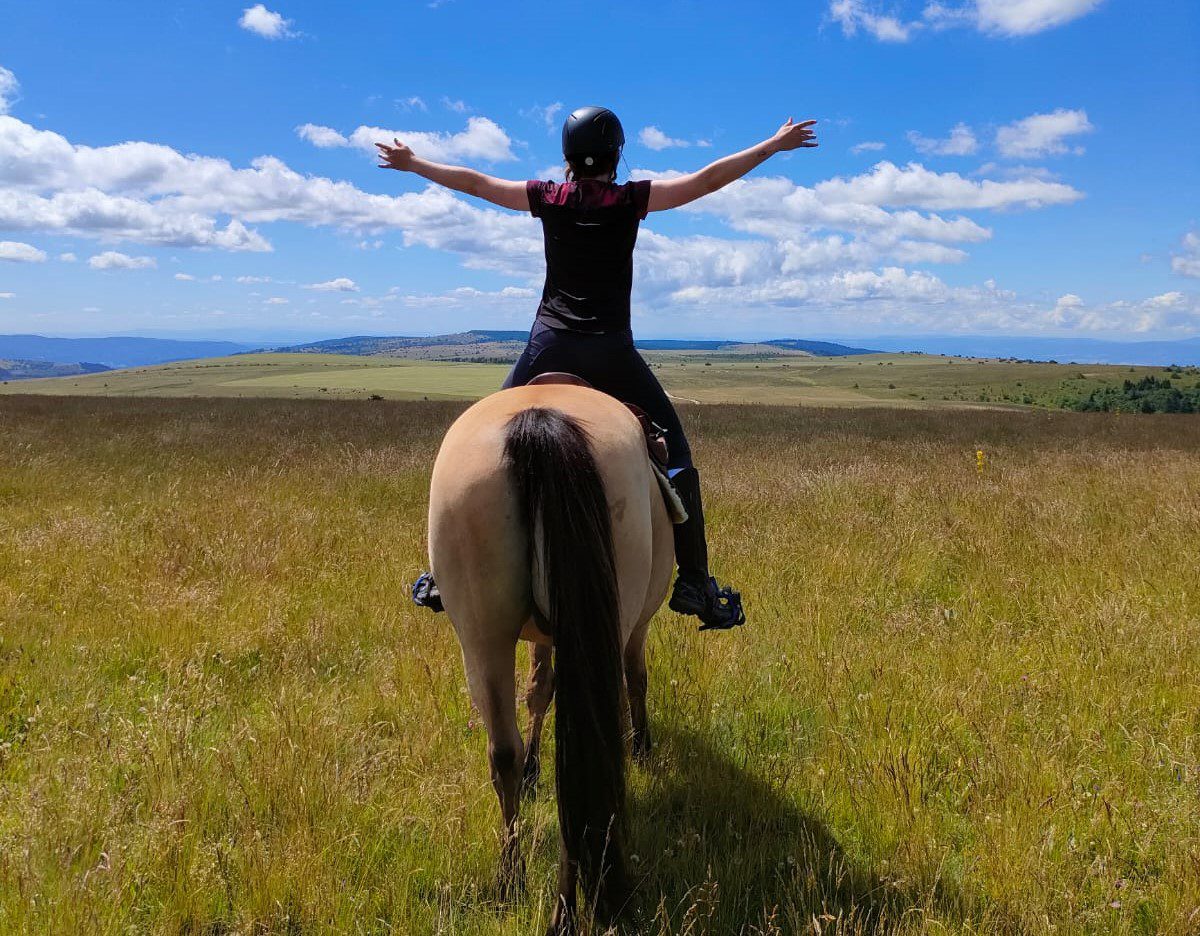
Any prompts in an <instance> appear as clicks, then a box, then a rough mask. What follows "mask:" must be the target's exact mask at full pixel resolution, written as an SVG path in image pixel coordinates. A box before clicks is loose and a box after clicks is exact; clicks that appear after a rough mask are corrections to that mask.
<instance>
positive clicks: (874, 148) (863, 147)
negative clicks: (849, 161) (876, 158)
mask: <svg viewBox="0 0 1200 936" xmlns="http://www.w3.org/2000/svg"><path fill="white" fill-rule="evenodd" d="M886 147H887V144H886V143H880V142H879V141H878V140H864V141H863V142H862V143H855V144H854V145H853V146H852V147H850V152H852V153H853V154H854V155H856V156H857V155H858V154H859V153H875V152H878V151H879V150H881V149H885V148H886Z"/></svg>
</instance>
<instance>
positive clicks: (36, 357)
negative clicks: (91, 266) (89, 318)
mask: <svg viewBox="0 0 1200 936" xmlns="http://www.w3.org/2000/svg"><path fill="white" fill-rule="evenodd" d="M252 347H253V346H252V345H246V344H238V343H237V342H233V341H182V340H179V339H174V338H136V337H121V338H45V337H43V336H41V335H0V358H3V359H6V360H8V359H15V360H22V361H45V362H53V363H58V364H77V363H79V362H81V361H93V362H95V363H97V364H103V365H104V366H105V367H140V366H142V365H146V364H166V363H167V362H168V361H187V360H190V359H192V358H206V357H221V356H223V355H226V354H237V353H238V352H240V351H249V350H251V349H252Z"/></svg>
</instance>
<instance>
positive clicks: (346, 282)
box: [304, 276, 358, 292]
mask: <svg viewBox="0 0 1200 936" xmlns="http://www.w3.org/2000/svg"><path fill="white" fill-rule="evenodd" d="M304 288H305V289H315V290H316V291H317V292H358V286H357V285H356V284H355V282H354V280H352V279H349V278H347V277H345V276H339V277H338V278H337V279H331V280H329V281H328V282H326V283H309V284H308V285H307V286H305V287H304Z"/></svg>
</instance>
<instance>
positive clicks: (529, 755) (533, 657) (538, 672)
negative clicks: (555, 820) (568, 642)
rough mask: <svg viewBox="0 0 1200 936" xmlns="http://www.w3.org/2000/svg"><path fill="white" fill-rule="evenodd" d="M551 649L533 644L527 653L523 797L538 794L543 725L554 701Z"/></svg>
mask: <svg viewBox="0 0 1200 936" xmlns="http://www.w3.org/2000/svg"><path fill="white" fill-rule="evenodd" d="M553 656H554V654H553V649H552V648H551V647H548V646H546V645H544V644H539V643H535V644H533V645H532V647H531V649H530V651H529V688H528V689H526V690H525V704H526V705H527V706H528V707H529V743H528V744H526V745H525V770H524V772H523V774H522V778H521V791H522V792H523V793H524V794H525V795H526V796H534V795H535V794H536V793H537V785H538V779H539V778H540V777H541V774H542V758H541V753H542V724H543V723H544V722H545V720H546V711H547V710H548V709H549V708H550V700H551V699H553V698H554V664H553Z"/></svg>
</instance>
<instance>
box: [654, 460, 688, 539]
mask: <svg viewBox="0 0 1200 936" xmlns="http://www.w3.org/2000/svg"><path fill="white" fill-rule="evenodd" d="M650 467H651V468H653V469H654V477H655V478H657V479H658V489H659V490H660V491H662V496H663V503H664V504H665V505H666V507H667V516H668V517H670V518H671V522H672V523H674V524H676V525H678V524H680V523H686V522H687V518H688V515H687V508H686V507H684V506H683V499H682V498H681V497H680V496H679V492H678V491H676V490H675V485H673V484H672V483H671V479H670V478H668V477H667V473H666V472H665V471H663V470H662V469H661V468H659V467H658V464H657V462H655V461H654V459H653V458H652V459H650Z"/></svg>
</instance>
